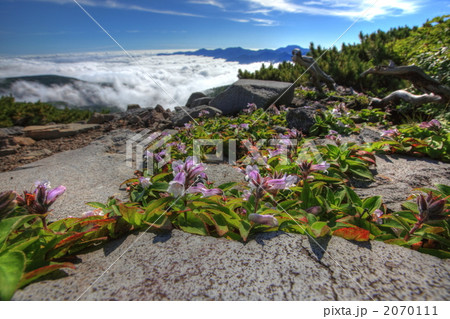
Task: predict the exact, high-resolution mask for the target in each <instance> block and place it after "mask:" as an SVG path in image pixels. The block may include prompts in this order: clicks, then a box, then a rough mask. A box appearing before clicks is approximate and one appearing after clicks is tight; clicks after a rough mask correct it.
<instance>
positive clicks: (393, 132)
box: [381, 128, 400, 137]
mask: <svg viewBox="0 0 450 319" xmlns="http://www.w3.org/2000/svg"><path fill="white" fill-rule="evenodd" d="M399 135H400V132H399V130H397V129H396V128H395V129H390V130H386V131H381V137H395V136H399Z"/></svg>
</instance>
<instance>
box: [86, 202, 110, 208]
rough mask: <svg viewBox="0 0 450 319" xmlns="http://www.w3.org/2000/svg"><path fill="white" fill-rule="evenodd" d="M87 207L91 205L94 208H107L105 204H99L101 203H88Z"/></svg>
mask: <svg viewBox="0 0 450 319" xmlns="http://www.w3.org/2000/svg"><path fill="white" fill-rule="evenodd" d="M86 205H89V206H91V207H94V208H107V206H106V205H105V204H102V203H99V202H88V203H86Z"/></svg>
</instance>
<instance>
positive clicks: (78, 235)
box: [54, 232, 88, 249]
mask: <svg viewBox="0 0 450 319" xmlns="http://www.w3.org/2000/svg"><path fill="white" fill-rule="evenodd" d="M86 233H88V232H83V233H76V234H75V235H72V236H69V237H67V238H64V239H63V240H61V241H60V242H59V243H57V244H56V246H55V247H54V248H55V249H58V248H60V247H62V246H65V245H68V244H70V243H73V242H75V241H77V240H78V239H80V238H81V237H83V236H84V235H85V234H86Z"/></svg>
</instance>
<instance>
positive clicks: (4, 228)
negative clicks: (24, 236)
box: [0, 215, 38, 250]
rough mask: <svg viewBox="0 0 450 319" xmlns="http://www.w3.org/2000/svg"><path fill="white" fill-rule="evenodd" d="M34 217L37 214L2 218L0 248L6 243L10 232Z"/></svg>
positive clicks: (0, 222)
mask: <svg viewBox="0 0 450 319" xmlns="http://www.w3.org/2000/svg"><path fill="white" fill-rule="evenodd" d="M36 217H38V215H25V216H16V217H11V218H6V219H2V220H1V221H0V250H1V248H2V247H3V246H4V244H6V240H7V238H8V236H9V235H10V234H11V233H12V232H14V231H15V230H17V229H18V228H20V227H21V226H23V225H24V224H25V223H26V222H28V221H30V220H32V219H34V218H36Z"/></svg>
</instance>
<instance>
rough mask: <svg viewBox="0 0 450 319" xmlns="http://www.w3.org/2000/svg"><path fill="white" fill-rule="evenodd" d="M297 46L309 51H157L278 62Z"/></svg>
mask: <svg viewBox="0 0 450 319" xmlns="http://www.w3.org/2000/svg"><path fill="white" fill-rule="evenodd" d="M296 48H299V49H300V50H301V51H302V54H306V53H308V52H309V49H305V48H302V47H300V46H299V45H288V46H286V47H282V48H278V49H275V50H272V49H260V50H250V49H244V48H242V47H231V48H226V49H212V50H210V49H199V50H196V51H177V52H173V53H159V54H158V55H159V56H164V55H181V54H182V55H191V56H192V55H195V56H206V57H212V58H214V59H224V60H225V61H227V62H239V63H241V64H248V63H256V62H271V63H279V62H283V61H290V60H291V56H292V50H293V49H296Z"/></svg>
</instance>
